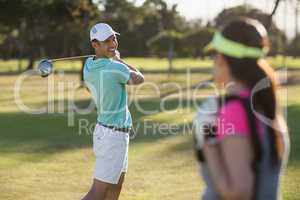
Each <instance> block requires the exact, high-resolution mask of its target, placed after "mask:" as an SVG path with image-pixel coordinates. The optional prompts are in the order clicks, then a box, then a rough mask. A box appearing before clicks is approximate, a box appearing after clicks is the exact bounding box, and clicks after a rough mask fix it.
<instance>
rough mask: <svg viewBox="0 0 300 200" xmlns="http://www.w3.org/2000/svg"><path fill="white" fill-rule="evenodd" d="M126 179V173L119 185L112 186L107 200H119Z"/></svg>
mask: <svg viewBox="0 0 300 200" xmlns="http://www.w3.org/2000/svg"><path fill="white" fill-rule="evenodd" d="M124 179H125V173H122V174H121V177H120V180H119V182H118V184H116V185H110V187H109V189H108V192H107V195H106V198H105V200H118V199H119V196H120V192H121V190H122V185H123V182H124Z"/></svg>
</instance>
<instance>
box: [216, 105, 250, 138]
mask: <svg viewBox="0 0 300 200" xmlns="http://www.w3.org/2000/svg"><path fill="white" fill-rule="evenodd" d="M217 127H218V129H217V139H218V141H221V140H222V139H224V137H226V136H228V135H241V136H247V137H248V136H250V128H249V125H248V118H247V115H246V111H245V109H244V108H243V106H242V104H241V103H240V102H239V101H231V102H228V103H226V104H225V105H224V106H223V107H222V108H221V110H220V112H219V114H218V116H217Z"/></svg>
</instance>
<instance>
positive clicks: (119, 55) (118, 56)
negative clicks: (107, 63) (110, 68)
mask: <svg viewBox="0 0 300 200" xmlns="http://www.w3.org/2000/svg"><path fill="white" fill-rule="evenodd" d="M115 53H116V55H115V56H114V58H113V59H115V60H117V61H120V60H121V54H120V51H118V50H117V49H116V50H115Z"/></svg>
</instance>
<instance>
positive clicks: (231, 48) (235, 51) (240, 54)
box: [203, 32, 269, 58]
mask: <svg viewBox="0 0 300 200" xmlns="http://www.w3.org/2000/svg"><path fill="white" fill-rule="evenodd" d="M203 50H204V52H205V53H208V52H211V51H217V52H220V53H222V54H224V55H227V56H231V57H234V58H260V57H264V56H266V55H267V53H268V52H269V48H263V49H260V48H255V47H249V46H246V45H244V44H241V43H238V42H235V41H232V40H229V39H227V38H225V37H224V36H223V35H222V34H221V33H220V32H216V33H215V34H214V37H213V40H212V41H211V42H210V43H209V44H208V45H206V47H204V49H203Z"/></svg>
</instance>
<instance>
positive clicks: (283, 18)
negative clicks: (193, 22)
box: [131, 0, 300, 38]
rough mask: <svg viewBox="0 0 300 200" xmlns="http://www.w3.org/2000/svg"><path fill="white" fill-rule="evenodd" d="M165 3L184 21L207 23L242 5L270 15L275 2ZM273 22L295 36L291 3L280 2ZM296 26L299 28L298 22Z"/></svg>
mask: <svg viewBox="0 0 300 200" xmlns="http://www.w3.org/2000/svg"><path fill="white" fill-rule="evenodd" d="M131 1H133V2H135V3H136V5H141V4H142V3H143V2H144V0H131ZM290 1H293V0H290ZM294 1H295V0H294ZM165 2H167V3H168V5H169V6H171V5H173V4H177V5H178V6H177V10H178V11H179V13H180V14H181V15H183V16H184V17H185V18H186V19H196V18H201V19H202V20H204V21H208V20H212V19H213V18H214V17H215V16H216V15H217V14H218V13H219V12H221V11H222V10H223V9H224V8H230V7H233V6H237V5H240V4H244V3H247V4H250V5H252V6H254V7H255V8H258V9H261V10H263V11H265V12H267V13H271V12H272V10H273V7H274V3H275V0H165ZM294 5H295V4H294ZM299 17H300V16H299ZM274 21H275V23H276V24H277V25H278V27H279V28H280V29H282V30H284V31H285V32H286V33H287V35H288V37H290V38H291V37H293V36H294V35H295V34H294V33H295V12H294V7H293V5H292V3H284V2H283V1H281V2H280V4H279V7H278V10H277V11H276V14H275V16H274ZM298 24H299V25H298V27H299V28H300V20H298Z"/></svg>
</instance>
